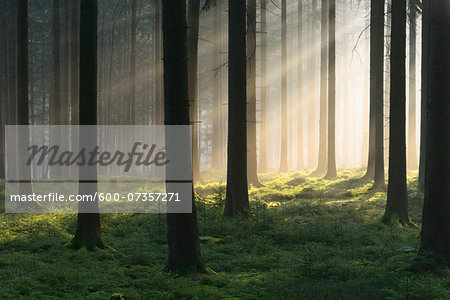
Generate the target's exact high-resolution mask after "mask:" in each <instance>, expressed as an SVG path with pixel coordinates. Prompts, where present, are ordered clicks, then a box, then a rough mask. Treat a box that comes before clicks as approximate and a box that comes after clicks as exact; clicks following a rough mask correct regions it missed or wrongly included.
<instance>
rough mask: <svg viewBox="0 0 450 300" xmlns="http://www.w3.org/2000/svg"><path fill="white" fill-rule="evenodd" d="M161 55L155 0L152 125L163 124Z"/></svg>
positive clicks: (158, 6)
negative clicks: (154, 101)
mask: <svg viewBox="0 0 450 300" xmlns="http://www.w3.org/2000/svg"><path fill="white" fill-rule="evenodd" d="M161 65H162V56H161V0H155V66H154V68H155V69H154V73H155V87H154V89H155V100H156V103H155V110H154V112H155V115H154V125H162V124H164V116H163V111H164V100H163V93H162V90H161V86H162V80H161V78H162V76H163V70H162V66H161Z"/></svg>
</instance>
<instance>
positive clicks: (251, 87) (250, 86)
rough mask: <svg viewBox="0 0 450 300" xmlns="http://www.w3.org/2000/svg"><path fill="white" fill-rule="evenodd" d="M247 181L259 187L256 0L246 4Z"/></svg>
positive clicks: (250, 0) (249, 0)
mask: <svg viewBox="0 0 450 300" xmlns="http://www.w3.org/2000/svg"><path fill="white" fill-rule="evenodd" d="M247 103H248V104H247V181H248V184H251V185H253V186H255V187H261V186H262V184H261V183H260V182H259V180H258V172H257V170H258V163H257V149H256V0H248V4H247Z"/></svg>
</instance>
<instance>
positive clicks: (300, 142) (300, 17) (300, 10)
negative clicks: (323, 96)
mask: <svg viewBox="0 0 450 300" xmlns="http://www.w3.org/2000/svg"><path fill="white" fill-rule="evenodd" d="M302 22H303V0H300V1H298V7H297V31H298V36H297V51H298V56H297V59H298V61H297V98H298V101H297V115H298V116H299V117H298V120H297V141H298V144H297V169H298V170H301V169H303V167H304V165H303V96H302V93H303V50H302V46H303V24H302Z"/></svg>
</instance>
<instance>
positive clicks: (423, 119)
mask: <svg viewBox="0 0 450 300" xmlns="http://www.w3.org/2000/svg"><path fill="white" fill-rule="evenodd" d="M429 3H430V0H422V70H421V92H420V98H421V100H420V159H419V183H418V188H419V191H421V192H424V191H425V157H426V151H427V143H426V137H427V126H426V125H427V78H428V31H429V20H428V18H429V11H428V10H429V5H430V4H429Z"/></svg>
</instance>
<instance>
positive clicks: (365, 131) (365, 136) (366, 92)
mask: <svg viewBox="0 0 450 300" xmlns="http://www.w3.org/2000/svg"><path fill="white" fill-rule="evenodd" d="M365 14H366V16H367V17H366V18H365V19H366V21H365V33H364V51H365V55H364V57H365V58H366V59H367V57H368V56H369V55H370V53H371V52H370V45H369V40H370V36H369V33H370V30H369V28H370V22H371V21H370V19H371V18H370V17H369V16H370V6H369V5H367V7H366V10H365ZM383 18H384V17H383ZM382 45H384V40H383V43H382ZM383 50H384V48H383ZM368 53H369V55H368ZM369 64H370V62H369ZM365 65H366V66H367V63H366V64H365ZM369 73H370V68H369V71H368V72H367V71H366V70H364V79H363V80H364V84H363V99H362V101H363V106H362V107H363V112H362V118H361V119H362V123H363V124H362V127H361V128H362V147H361V150H362V152H361V161H362V162H364V160H365V159H366V158H367V170H368V169H369V160H368V156H367V154H368V153H369V152H368V151H369V128H370V124H367V121H369V123H370V113H369V101H370V100H369V99H370V98H369V97H370V87H369V81H370V78H369V76H370V75H369ZM345 136H348V134H346V135H345ZM344 144H348V138H347V139H344ZM368 177H369V175H368V174H367V176H366V178H368Z"/></svg>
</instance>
